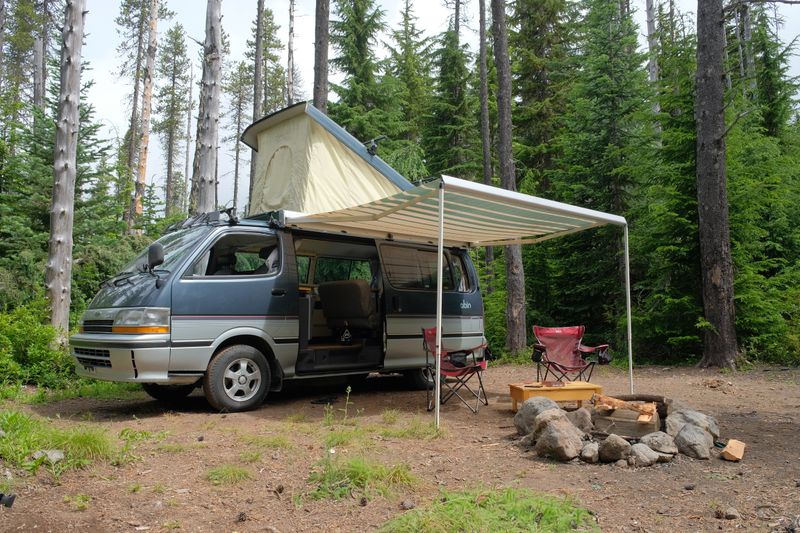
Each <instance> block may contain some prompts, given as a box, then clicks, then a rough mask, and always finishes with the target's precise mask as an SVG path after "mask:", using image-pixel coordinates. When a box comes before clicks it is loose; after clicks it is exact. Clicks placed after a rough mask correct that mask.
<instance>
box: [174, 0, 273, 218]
mask: <svg viewBox="0 0 800 533" xmlns="http://www.w3.org/2000/svg"><path fill="white" fill-rule="evenodd" d="M262 1H263V0H262ZM193 88H194V62H192V63H189V98H188V99H189V108H188V111H187V112H186V159H185V160H184V162H183V164H184V171H183V198H181V208H182V209H183V212H184V213H187V212H188V211H189V152H190V151H191V144H192V108H193V107H194V102H192V91H193Z"/></svg>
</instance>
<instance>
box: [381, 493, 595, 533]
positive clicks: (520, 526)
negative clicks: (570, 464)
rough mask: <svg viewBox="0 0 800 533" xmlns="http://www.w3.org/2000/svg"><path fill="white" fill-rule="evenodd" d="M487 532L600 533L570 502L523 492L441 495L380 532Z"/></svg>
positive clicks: (584, 514) (400, 517)
mask: <svg viewBox="0 0 800 533" xmlns="http://www.w3.org/2000/svg"><path fill="white" fill-rule="evenodd" d="M465 530H468V531H472V532H476V533H478V532H480V533H484V532H485V533H492V532H495V531H503V532H507V533H513V532H520V533H521V532H537V531H540V532H545V531H546V532H560V531H575V530H580V531H600V528H599V527H597V525H596V524H595V522H594V520H593V519H592V516H591V515H590V514H589V511H587V510H585V509H582V508H580V507H577V506H576V505H575V504H574V503H573V502H571V501H569V500H566V499H562V498H556V497H554V496H550V495H546V494H537V493H535V492H533V491H530V490H528V489H511V488H507V489H480V490H471V491H463V492H443V493H442V495H441V497H440V498H438V499H437V500H436V501H434V502H433V503H432V504H431V505H429V506H427V507H424V508H418V509H414V510H411V511H408V512H406V513H403V514H402V515H400V516H398V517H396V518H394V519H392V520H390V521H388V522H386V523H385V524H384V525H383V526H382V527H381V529H380V531H383V532H385V533H389V532H391V533H405V532H409V533H410V532H417V531H425V532H428V533H445V532H450V531H465Z"/></svg>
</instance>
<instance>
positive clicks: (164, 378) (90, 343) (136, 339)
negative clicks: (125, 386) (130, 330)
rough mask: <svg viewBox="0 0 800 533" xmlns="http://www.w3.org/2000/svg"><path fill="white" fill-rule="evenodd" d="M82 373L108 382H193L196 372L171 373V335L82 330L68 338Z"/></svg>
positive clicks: (71, 351)
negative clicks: (84, 331) (104, 332)
mask: <svg viewBox="0 0 800 533" xmlns="http://www.w3.org/2000/svg"><path fill="white" fill-rule="evenodd" d="M69 345H70V353H71V354H72V357H73V358H74V359H75V369H76V371H77V373H78V375H79V376H83V377H87V378H94V379H102V380H106V381H129V382H137V383H161V384H173V385H179V384H184V383H194V382H195V381H197V379H198V377H199V376H197V375H170V373H169V356H170V336H169V335H168V334H164V335H120V334H97V333H79V334H77V335H73V336H72V337H71V338H70V341H69Z"/></svg>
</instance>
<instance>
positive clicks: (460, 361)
mask: <svg viewBox="0 0 800 533" xmlns="http://www.w3.org/2000/svg"><path fill="white" fill-rule="evenodd" d="M422 347H423V349H424V350H425V365H426V368H427V369H428V371H429V372H430V373H431V375H433V374H434V372H436V359H435V357H436V328H422ZM485 347H486V344H481V345H480V346H475V347H474V348H469V349H466V350H447V349H446V348H444V347H442V348H441V368H440V372H439V379H440V381H441V385H442V386H441V390H440V392H441V396H440V398H441V399H440V404H441V405H444V404H445V403H446V402H447V400H449V399H450V398H452V397H453V396H456V397H457V398H458V399H459V400H461V402H462V403H463V404H464V405H466V406H467V407H469V409H470V410H471V411H472V412H473V413H477V412H478V407H480V405H481V404H483V405H489V400H487V399H486V390H485V389H484V388H483V377H482V373H483V371H484V370H486V359H485V358H482V359H481V360H478V356H477V354H476V352H478V351H479V350H482V349H483V348H485ZM475 376H477V378H478V386H477V387H475V388H474V389H473V387H470V385H469V381H470V380H471V379H472V378H473V377H475ZM445 389H447V390H445ZM467 393H469V394H467ZM462 394H463V396H462ZM470 394H471V395H472V396H470ZM433 396H434V393H432V392H431V389H428V411H431V410H432V409H433V407H434V403H433V400H434V398H433ZM464 396H466V397H467V398H465V397H464ZM472 397H474V398H475V406H474V407H473V406H472V404H471V403H470V402H468V401H467V399H469V400H470V401H471V400H472Z"/></svg>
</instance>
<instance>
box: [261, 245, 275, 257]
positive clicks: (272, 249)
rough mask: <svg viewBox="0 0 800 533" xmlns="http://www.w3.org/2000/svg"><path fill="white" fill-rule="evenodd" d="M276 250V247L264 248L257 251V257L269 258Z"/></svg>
mask: <svg viewBox="0 0 800 533" xmlns="http://www.w3.org/2000/svg"><path fill="white" fill-rule="evenodd" d="M277 249H278V247H277V246H265V247H263V248H262V249H261V250H259V251H258V257H260V258H261V259H267V258H269V256H270V254H272V253H273V252H275V251H276V250H277Z"/></svg>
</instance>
